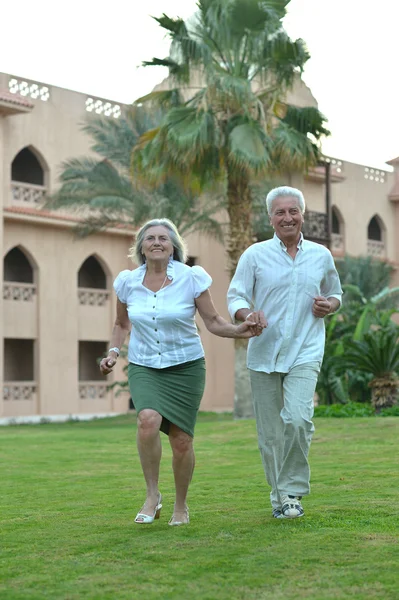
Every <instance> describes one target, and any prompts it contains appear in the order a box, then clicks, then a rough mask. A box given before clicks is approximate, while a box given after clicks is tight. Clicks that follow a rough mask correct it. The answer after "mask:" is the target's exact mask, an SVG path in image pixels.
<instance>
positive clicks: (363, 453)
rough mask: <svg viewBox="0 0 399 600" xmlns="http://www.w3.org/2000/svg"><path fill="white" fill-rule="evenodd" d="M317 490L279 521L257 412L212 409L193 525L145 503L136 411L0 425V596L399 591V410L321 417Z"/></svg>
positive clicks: (200, 430)
mask: <svg viewBox="0 0 399 600" xmlns="http://www.w3.org/2000/svg"><path fill="white" fill-rule="evenodd" d="M315 424H316V434H315V436H314V441H313V444H312V449H311V465H312V494H311V496H309V497H308V498H306V499H305V500H304V503H303V504H304V507H305V512H306V516H305V517H304V518H303V519H299V520H276V519H272V517H271V509H270V504H269V497H268V495H269V490H268V488H267V485H266V483H265V480H264V476H263V471H262V467H261V463H260V457H259V454H258V449H257V443H256V434H255V423H254V421H252V420H250V421H233V420H232V419H231V417H229V416H227V415H221V416H217V415H202V416H200V418H199V422H198V424H197V429H196V454H197V467H196V471H195V476H194V480H193V482H192V485H191V488H190V497H189V506H190V517H191V524H190V525H189V526H187V527H169V526H168V519H169V517H170V515H171V512H172V503H173V478H172V472H171V468H170V459H171V454H170V450H169V447H168V444H167V439H166V437H165V436H163V438H164V439H163V441H164V456H163V461H162V471H161V482H160V489H161V491H162V493H163V504H164V508H163V511H162V514H161V519H160V520H159V521H157V522H155V523H154V524H152V525H149V526H139V525H136V524H134V522H133V519H134V516H135V514H136V512H137V511H138V510H139V508H140V507H141V504H142V502H143V500H144V484H143V478H142V474H141V470H140V466H139V461H138V457H137V451H136V448H135V429H136V428H135V418H134V416H131V415H129V416H124V417H117V418H114V419H104V420H97V421H93V422H90V423H67V424H63V425H36V426H11V427H2V428H0V460H1V463H0V464H1V467H0V468H1V473H0V476H1V488H0V489H1V500H0V522H1V533H0V535H1V538H0V544H1V547H0V598H1V600H19V599H21V600H22V599H24V600H25V599H38V600H45V599H51V600H56V599H63V600H81V599H107V600H108V599H109V600H114V599H118V600H119V599H121V600H122V599H123V600H131V599H135V598H139V599H140V600H141V599H142V600H151V599H158V598H160V599H168V598H173V599H174V598H176V599H183V600H186V599H187V600H188V599H201V600H235V599H242V600H247V599H249V600H252V599H253V600H255V599H256V600H265V599H270V600H280V599H284V600H291V599H292V600H294V599H295V600H300V599H304V598H305V599H312V600H324V599H345V600H346V599H355V598H358V599H362V600H363V599H367V600H372V599H374V598H381V599H383V600H389V599H395V600H397V599H398V598H399V542H398V526H399V518H398V517H399V511H398V503H399V494H398V489H399V472H398V456H399V452H398V446H399V442H398V437H399V436H398V429H399V419H398V418H395V417H386V418H373V417H371V418H354V419H316V420H315Z"/></svg>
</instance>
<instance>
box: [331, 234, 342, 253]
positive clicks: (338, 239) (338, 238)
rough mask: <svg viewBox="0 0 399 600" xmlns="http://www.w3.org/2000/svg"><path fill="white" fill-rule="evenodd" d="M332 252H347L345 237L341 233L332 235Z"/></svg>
mask: <svg viewBox="0 0 399 600" xmlns="http://www.w3.org/2000/svg"><path fill="white" fill-rule="evenodd" d="M331 251H332V252H345V242H344V236H343V235H341V234H340V233H332V234H331Z"/></svg>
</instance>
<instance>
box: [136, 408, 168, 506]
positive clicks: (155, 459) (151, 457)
mask: <svg viewBox="0 0 399 600" xmlns="http://www.w3.org/2000/svg"><path fill="white" fill-rule="evenodd" d="M161 423H162V416H161V415H160V414H159V413H157V412H156V411H155V410H151V409H149V408H147V409H144V410H142V411H140V412H139V414H138V416H137V448H138V451H139V456H140V462H141V467H142V469H143V474H144V479H145V482H146V485H147V498H146V501H145V503H144V506H143V508H142V509H141V511H140V512H141V513H143V514H145V515H150V516H152V515H153V514H154V511H155V507H156V506H157V504H158V500H159V490H158V480H159V465H160V462H161V456H162V446H161V438H160V435H159V428H160V427H161Z"/></svg>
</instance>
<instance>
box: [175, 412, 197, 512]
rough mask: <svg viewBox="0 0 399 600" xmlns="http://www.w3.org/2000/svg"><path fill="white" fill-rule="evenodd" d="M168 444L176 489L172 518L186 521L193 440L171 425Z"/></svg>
mask: <svg viewBox="0 0 399 600" xmlns="http://www.w3.org/2000/svg"><path fill="white" fill-rule="evenodd" d="M169 442H170V445H171V448H172V452H173V462H172V465H173V474H174V478H175V487H176V502H175V510H174V518H175V520H176V521H180V520H183V516H185V520H186V519H187V505H186V498H187V492H188V486H189V485H190V481H191V478H192V476H193V471H194V465H195V455H194V448H193V438H192V437H191V436H189V435H188V434H187V433H186V432H185V431H183V430H182V429H180V427H177V425H173V424H171V426H170V430H169ZM180 517H182V519H181V518H180Z"/></svg>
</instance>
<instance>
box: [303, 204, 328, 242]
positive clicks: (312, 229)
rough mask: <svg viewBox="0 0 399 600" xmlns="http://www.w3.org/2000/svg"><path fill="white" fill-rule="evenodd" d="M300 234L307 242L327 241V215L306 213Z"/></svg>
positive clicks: (312, 212) (313, 212) (312, 211)
mask: <svg viewBox="0 0 399 600" xmlns="http://www.w3.org/2000/svg"><path fill="white" fill-rule="evenodd" d="M302 232H303V235H304V237H305V238H306V239H308V240H316V241H321V242H326V241H327V239H328V234H327V215H326V214H325V213H321V212H316V211H314V210H309V211H306V213H305V222H304V224H303V226H302Z"/></svg>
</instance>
